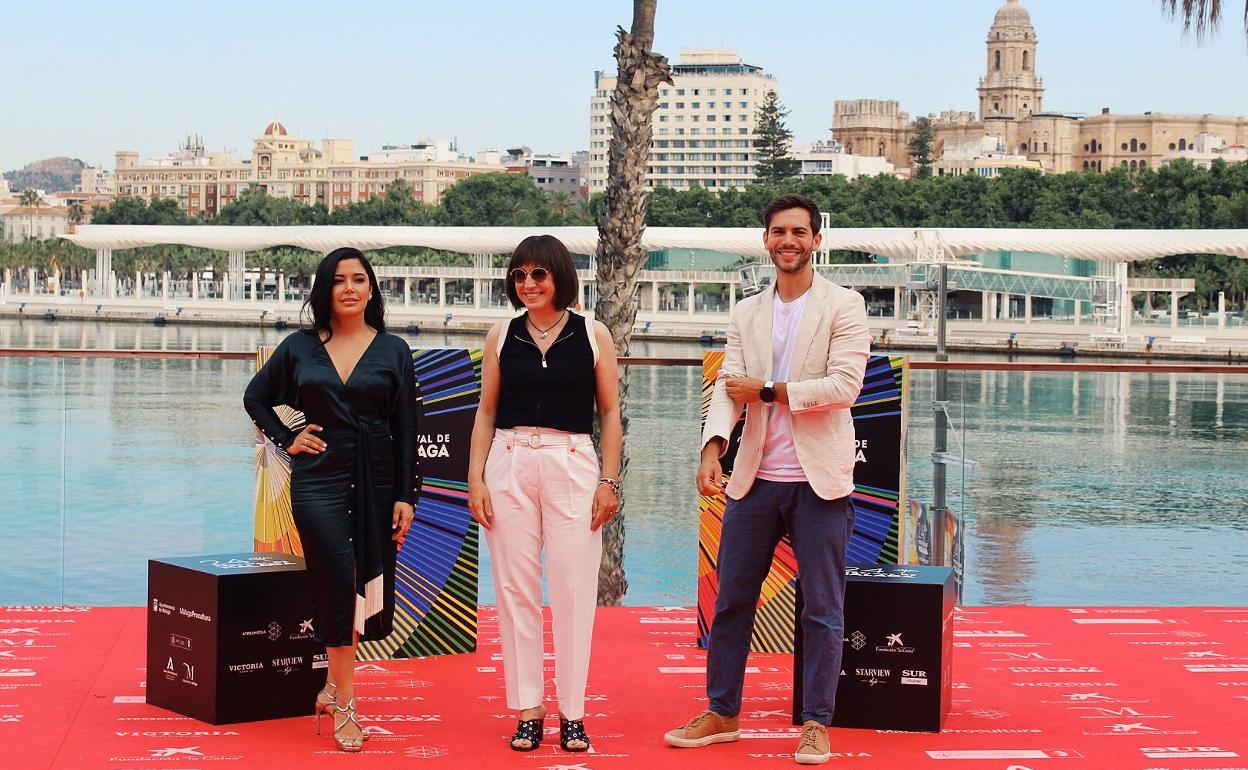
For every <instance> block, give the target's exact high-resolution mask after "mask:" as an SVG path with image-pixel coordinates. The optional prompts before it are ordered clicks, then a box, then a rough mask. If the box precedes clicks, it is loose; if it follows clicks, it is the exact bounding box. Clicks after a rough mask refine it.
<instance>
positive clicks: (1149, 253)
mask: <svg viewBox="0 0 1248 770" xmlns="http://www.w3.org/2000/svg"><path fill="white" fill-rule="evenodd" d="M920 233H921V234H922V237H923V238H924V240H926V241H928V242H929V243H930V242H932V241H933V240H938V241H939V242H940V244H941V246H943V248H944V251H945V253H946V254H947V255H948V256H951V257H954V258H969V257H972V256H974V255H976V254H983V253H986V252H993V251H1014V252H1036V253H1040V254H1053V255H1056V256H1059V257H1074V258H1078V259H1089V260H1096V261H1099V262H1130V261H1135V260H1141V259H1154V258H1156V257H1165V256H1169V255H1172V254H1226V255H1232V256H1236V257H1241V258H1245V259H1248V230H1036V229H1025V228H1000V229H997V228H912V227H878V228H872V227H863V228H841V229H830V230H825V231H824V232H823V244H824V246H825V247H826V248H829V249H833V250H842V249H844V250H849V251H862V252H867V253H871V254H879V255H881V256H887V257H889V258H890V259H893V260H907V261H908V260H911V259H913V258H914V257H915V255H916V253H917V249H918V244H919V239H920ZM538 234H549V235H553V236H555V237H556V238H559V239H560V240H561V241H563V242H564V244H565V245H567V247H568V249H569V250H570V251H572V252H575V253H579V254H593V253H594V251H595V249H596V247H597V244H598V229H597V228H596V227H348V226H339V225H334V226H325V227H312V226H309V227H256V226H247V227H229V226H221V225H210V226H200V227H197V226H193V225H188V226H161V225H82V226H80V227H78V228H77V232H76V233H73V234H66V235H64V236H62V237H64V238H66V239H68V240H70V241H72V242H74V243H76V244H78V245H79V246H83V247H85V248H89V249H132V248H136V247H139V246H154V245H158V244H180V245H185V246H198V247H201V248H206V249H217V250H220V251H256V250H258V249H264V248H269V247H275V246H297V247H300V248H305V249H309V250H311V251H318V252H321V253H328V252H330V251H332V250H334V249H336V248H338V247H340V246H354V247H355V248H358V249H361V250H365V251H367V250H373V249H383V248H388V247H391V246H423V247H427V248H431V249H439V250H443V251H456V252H462V253H466V254H507V253H510V252H511V251H512V250H513V249H514V248H515V247H516V244H518V243H519V242H520V241H521V240H523V239H524V238H525V237H527V236H530V235H538ZM642 247H643V248H645V249H646V250H647V251H655V250H658V249H710V250H713V251H722V252H727V253H729V254H740V255H742V256H749V257H765V256H766V254H767V253H766V251H765V250H764V249H763V229H762V228H761V227H648V228H646V230H645V235H644V236H643V238H642Z"/></svg>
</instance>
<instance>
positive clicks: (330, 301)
mask: <svg viewBox="0 0 1248 770" xmlns="http://www.w3.org/2000/svg"><path fill="white" fill-rule="evenodd" d="M344 259H358V260H360V264H361V265H363V266H364V272H365V274H367V275H368V285H369V286H370V287H371V290H370V291H369V293H368V304H367V305H365V306H364V323H366V324H368V325H369V326H371V327H373V328H374V329H376V330H377V332H378V333H381V332H384V331H385V330H386V306H385V303H384V302H383V301H382V299H381V287H379V286H378V285H377V276H376V275H375V274H374V273H373V266H372V265H370V264H369V263H368V260H367V259H365V258H364V253H363V252H362V251H360V250H359V249H354V248H351V247H350V246H343V247H342V248H340V249H334V250H333V251H331V252H329V253H328V254H326V255H325V258H324V259H322V260H321V264H319V265H317V266H316V277H315V278H313V280H312V291H311V292H309V293H308V298H307V299H306V300H304V302H303V308H302V309H301V310H300V311H299V317H300V320H301V321H302V322H303V323H304V324H307V325H308V326H309V327H310V328H305V329H304V331H306V332H308V333H309V334H315V335H317V336H318V338H319V337H320V335H321V333H322V332H324V334H325V341H326V342H328V341H329V338H330V337H332V336H334V329H333V326H332V325H331V324H330V321H331V320H332V319H333V307H334V274H335V273H336V272H337V271H338V263H339V262H341V261H342V260H344Z"/></svg>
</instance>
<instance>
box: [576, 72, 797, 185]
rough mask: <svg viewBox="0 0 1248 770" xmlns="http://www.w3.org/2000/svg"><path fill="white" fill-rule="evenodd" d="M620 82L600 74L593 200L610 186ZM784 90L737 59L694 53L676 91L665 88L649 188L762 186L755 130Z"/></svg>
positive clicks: (594, 107)
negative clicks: (767, 104) (769, 101)
mask: <svg viewBox="0 0 1248 770" xmlns="http://www.w3.org/2000/svg"><path fill="white" fill-rule="evenodd" d="M615 81H616V78H615V76H614V75H607V74H604V73H602V72H596V73H594V96H593V98H592V99H591V100H590V103H589V173H588V181H589V193H590V195H592V194H594V193H596V192H603V191H604V190H605V189H606V186H607V149H608V145H609V144H610V141H611V119H610V117H609V116H610V114H611V94H612V93H613V92H614V91H615ZM778 89H779V84H777V82H776V80H775V78H773V77H772V76H771V75H768V74H766V73H765V72H763V68H762V67H758V66H755V65H753V64H746V63H745V62H743V61H742V60H741V57H740V56H739V55H738V54H737V52H736V51H730V50H724V49H689V50H684V51H681V52H680V58H679V60H678V61H677V62H676V64H674V65H672V84H671V85H664V86H661V87H660V88H659V107H658V109H657V110H656V111H655V113H654V123H653V126H654V135H653V138H652V140H651V145H650V165H649V166H648V167H647V168H646V183H647V185H649V186H650V187H674V188H677V189H688V188H690V187H705V188H707V189H709V190H711V191H718V190H721V189H723V188H726V187H744V186H746V185H747V184H749V183H751V182H753V181H754V166H755V152H754V139H755V133H754V127H755V122H756V116H757V113H758V107H759V105H761V104H762V102H763V99H764V98H765V97H766V95H767V92H768V91H775V90H778Z"/></svg>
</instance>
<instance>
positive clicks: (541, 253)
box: [507, 235, 581, 310]
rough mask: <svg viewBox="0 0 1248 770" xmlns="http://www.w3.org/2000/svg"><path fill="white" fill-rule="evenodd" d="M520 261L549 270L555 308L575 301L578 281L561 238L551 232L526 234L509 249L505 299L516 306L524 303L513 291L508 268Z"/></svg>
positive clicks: (571, 304) (514, 290)
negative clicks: (513, 247)
mask: <svg viewBox="0 0 1248 770" xmlns="http://www.w3.org/2000/svg"><path fill="white" fill-rule="evenodd" d="M524 265H533V266H534V267H544V268H546V269H547V270H549V271H550V277H551V278H552V279H553V280H554V282H555V297H554V304H555V307H556V308H558V309H559V310H563V309H565V308H569V307H572V306H573V305H574V304H576V302H577V298H578V297H579V296H580V293H581V286H580V281H579V280H578V279H577V277H576V266H575V265H574V264H572V255H571V254H569V253H568V247H567V246H564V245H563V241H561V240H559V239H558V238H556V237H555V236H553V235H530V236H529V237H528V238H525V239H524V240H523V241H520V245H518V246H516V250H515V251H513V252H512V253H511V261H509V262H508V263H507V299H509V300H511V306H512V307H514V308H515V309H517V310H519V309H520V308H522V307H524V303H523V302H522V301H520V295H519V294H517V293H516V282H515V281H513V280H512V279H511V271H512V270H515V269H516V268H517V267H522V266H524Z"/></svg>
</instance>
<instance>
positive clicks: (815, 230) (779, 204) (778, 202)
mask: <svg viewBox="0 0 1248 770" xmlns="http://www.w3.org/2000/svg"><path fill="white" fill-rule="evenodd" d="M789 209H806V212H807V213H808V214H810V234H811V235H818V234H819V225H820V223H821V220H822V217H820V216H819V207H818V206H816V205H815V202H814V201H812V200H811V199H810V198H807V197H806V196H805V195H798V194H797V193H789V194H788V195H781V196H780V197H779V198H776V199H775V200H773V201H772V202H771V203H768V204H767V208H765V209H763V228H764V229H765V228H769V227H771V218H772V217H773V216H775V215H776V214H779V213H780V212H781V211H788V210H789Z"/></svg>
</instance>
